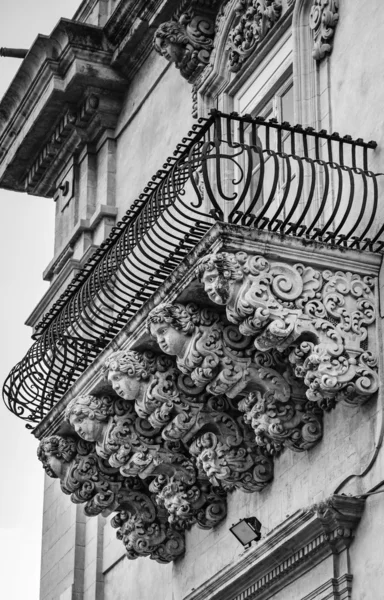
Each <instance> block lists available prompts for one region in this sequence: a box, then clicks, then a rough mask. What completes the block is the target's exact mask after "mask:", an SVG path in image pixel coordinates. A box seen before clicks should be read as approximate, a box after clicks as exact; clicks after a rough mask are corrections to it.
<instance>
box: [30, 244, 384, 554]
mask: <svg viewBox="0 0 384 600" xmlns="http://www.w3.org/2000/svg"><path fill="white" fill-rule="evenodd" d="M195 264H196V263H195ZM193 274H194V275H195V281H196V278H197V279H198V280H200V282H201V283H200V285H202V286H203V288H204V291H203V290H202V291H201V297H199V295H198V299H200V302H201V303H200V304H196V303H193V302H186V303H180V302H166V303H162V304H158V305H157V306H155V308H153V309H152V310H151V311H150V312H149V314H148V318H147V321H146V327H147V333H148V334H149V336H150V337H151V338H152V340H153V341H152V349H151V350H149V349H148V350H142V351H140V352H139V351H135V350H122V351H118V352H113V353H112V354H110V355H109V357H108V358H107V360H106V362H105V365H104V367H103V371H102V376H103V377H104V379H105V380H106V381H107V382H108V383H109V385H110V387H111V388H112V389H113V391H114V394H116V396H115V395H112V394H111V395H109V396H106V395H104V396H103V395H85V396H77V397H74V398H73V400H72V401H71V402H70V403H69V404H68V406H67V408H66V411H65V419H66V420H67V422H68V423H69V425H70V426H71V427H72V428H73V430H74V434H73V437H68V438H65V437H64V438H63V437H60V436H51V437H50V438H46V439H45V440H43V441H42V442H41V445H40V448H39V458H40V460H42V462H43V465H44V467H45V469H46V470H47V473H48V474H49V475H51V476H56V477H59V478H60V480H61V486H62V489H63V491H64V492H65V493H67V494H71V499H72V500H73V501H74V502H84V503H85V512H86V514H88V515H95V514H99V513H101V512H103V513H104V514H106V512H105V511H107V513H110V512H112V511H117V514H116V516H115V517H114V518H113V521H112V524H113V526H114V527H116V528H117V536H118V537H119V539H121V540H122V541H123V543H124V545H125V547H126V549H127V554H128V557H129V558H136V557H138V556H150V557H151V558H153V559H155V560H157V561H160V562H168V561H171V560H174V559H175V558H177V557H178V556H180V555H181V554H182V553H183V552H184V546H185V544H184V532H185V530H187V529H188V528H190V527H191V526H192V525H193V524H195V523H196V524H197V525H198V526H200V527H203V528H210V527H214V526H215V525H216V524H217V523H219V522H220V521H221V520H222V519H223V518H224V517H225V515H226V494H227V493H229V492H231V491H232V490H234V489H240V490H243V491H244V492H248V493H252V492H256V491H259V490H262V489H263V488H264V487H265V486H266V485H268V484H269V483H270V482H271V481H272V479H273V462H274V458H275V457H276V456H278V455H279V454H280V453H281V452H282V451H283V450H284V449H285V448H289V449H290V450H293V451H296V452H302V451H306V450H309V449H310V448H312V447H313V446H314V445H315V444H316V443H318V442H319V440H320V439H321V437H322V433H323V424H322V416H323V411H324V410H327V411H328V410H331V409H332V408H333V407H335V406H336V405H337V403H339V402H343V403H345V404H347V405H353V406H356V405H359V404H362V403H364V402H366V401H367V400H368V399H369V398H371V397H372V395H373V394H374V393H375V392H376V391H377V389H378V374H377V358H376V355H375V329H374V327H375V299H374V280H373V278H372V277H369V276H361V275H359V274H357V273H352V272H350V271H341V270H334V271H331V270H329V269H325V268H323V269H321V268H314V267H312V266H308V265H305V264H303V263H292V262H290V261H288V260H285V261H282V260H280V261H276V260H272V259H268V260H267V259H266V258H265V257H264V256H262V255H260V254H248V253H246V252H244V251H240V252H218V253H215V254H208V255H207V256H204V257H203V258H201V259H200V261H199V262H198V263H197V266H194V267H193V270H192V271H191V276H193ZM204 294H206V295H205V296H204ZM215 305H216V307H217V309H215V308H214V307H215ZM223 309H224V310H225V313H224V312H222V311H223ZM218 311H220V312H218ZM148 339H149V338H148V337H147V340H148ZM155 342H156V343H157V347H158V349H159V352H158V353H156V352H154V351H153V347H154V343H155ZM75 432H76V434H77V435H78V436H79V438H80V440H79V439H78V440H76V439H75ZM316 510H317V512H318V513H319V515H320V517H319V518H320V520H322V521H324V527H329V526H331V525H332V526H333V524H334V523H333V521H332V519H331V517H330V515H332V514H333V513H332V511H331V512H329V510H330V507H329V505H324V506H319V507H317V509H316ZM330 519H331V520H330ZM331 521H332V522H331ZM345 527H347V525H346V526H345ZM344 537H345V536H344ZM335 543H336V542H335Z"/></svg>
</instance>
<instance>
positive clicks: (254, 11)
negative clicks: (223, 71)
mask: <svg viewBox="0 0 384 600" xmlns="http://www.w3.org/2000/svg"><path fill="white" fill-rule="evenodd" d="M234 11H235V13H236V15H237V16H238V17H239V21H238V23H237V24H236V26H235V27H234V28H233V29H232V30H231V31H230V33H229V36H228V49H229V57H228V62H229V70H230V71H234V72H236V71H239V70H240V69H241V67H242V66H243V64H244V62H245V61H246V60H247V59H248V58H249V56H251V54H253V52H254V51H255V50H256V48H257V47H258V45H259V44H260V42H261V41H262V40H263V39H264V38H265V36H266V35H267V34H268V32H269V31H270V30H271V29H272V27H273V26H274V24H275V23H276V22H277V21H278V19H279V18H280V16H281V12H282V2H281V0H239V1H238V3H237V4H236V6H235V8H234Z"/></svg>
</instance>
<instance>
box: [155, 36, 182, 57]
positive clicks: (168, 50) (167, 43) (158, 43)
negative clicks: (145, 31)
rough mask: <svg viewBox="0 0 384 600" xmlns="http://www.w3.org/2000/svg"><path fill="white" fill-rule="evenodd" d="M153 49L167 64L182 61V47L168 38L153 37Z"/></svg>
mask: <svg viewBox="0 0 384 600" xmlns="http://www.w3.org/2000/svg"><path fill="white" fill-rule="evenodd" d="M155 48H156V50H157V52H159V54H161V55H162V56H164V58H166V59H167V60H168V61H169V62H171V63H175V64H178V63H180V62H181V61H182V58H183V54H184V47H183V46H182V45H181V44H178V43H176V42H173V41H171V39H170V38H163V37H158V36H156V37H155Z"/></svg>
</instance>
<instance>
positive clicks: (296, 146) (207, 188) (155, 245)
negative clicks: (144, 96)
mask: <svg viewBox="0 0 384 600" xmlns="http://www.w3.org/2000/svg"><path fill="white" fill-rule="evenodd" d="M375 147H376V144H375V142H372V141H370V142H365V141H363V140H362V139H356V140H355V139H352V138H351V137H350V136H348V135H345V136H340V135H339V134H338V133H333V134H328V133H327V132H326V131H324V130H323V131H319V132H317V131H314V130H313V129H312V128H303V127H302V126H301V125H295V126H291V125H290V124H289V123H281V124H280V123H278V122H276V121H275V120H270V121H265V120H264V119H262V118H260V117H257V118H252V117H251V116H241V117H240V116H239V115H237V114H231V115H226V114H222V113H220V112H217V111H213V112H212V114H211V116H210V117H209V118H208V119H200V120H199V122H198V123H197V124H196V125H195V126H194V128H193V131H190V132H189V133H188V135H187V136H186V137H185V138H183V139H182V141H181V143H180V144H179V145H178V146H177V148H176V150H175V152H174V153H173V155H172V156H170V157H169V158H168V159H167V160H166V161H165V162H164V164H163V165H162V167H161V168H160V169H159V170H158V171H157V172H156V173H155V174H154V176H153V177H152V179H151V180H150V181H149V182H148V184H147V186H146V187H145V188H144V190H143V193H142V194H141V195H140V196H139V198H137V199H136V200H135V201H134V202H133V203H132V205H131V207H130V209H129V210H128V211H127V213H126V215H125V216H124V217H123V219H122V220H121V222H120V223H118V224H117V225H116V226H115V227H114V228H113V230H112V232H111V234H110V236H109V237H108V239H107V240H106V241H105V242H104V243H103V244H101V246H100V247H99V249H98V250H97V251H96V252H95V254H94V255H93V256H92V258H91V259H90V260H89V261H88V263H87V264H86V266H85V267H84V268H83V269H82V271H80V272H79V273H78V275H77V276H76V277H75V278H74V280H73V281H72V282H71V284H70V285H69V286H68V287H67V289H66V291H65V292H64V293H63V294H62V296H61V297H60V298H59V299H58V300H57V302H56V303H55V304H54V306H53V307H52V308H51V310H50V311H49V312H48V313H47V314H46V315H45V316H44V318H43V319H42V320H41V322H40V323H39V324H38V325H37V326H36V334H35V343H34V344H33V346H32V347H31V349H30V350H29V352H28V353H27V354H26V356H25V357H24V358H23V359H22V360H21V361H20V362H19V363H18V364H17V365H16V366H15V367H14V368H13V369H12V371H11V372H10V374H9V376H8V378H7V380H6V382H5V384H4V389H3V394H4V400H5V403H6V405H7V407H8V408H9V409H10V410H11V411H12V412H14V413H15V414H16V415H17V416H19V417H20V418H22V419H25V420H26V421H27V422H28V424H27V427H29V428H33V427H34V426H35V425H36V424H37V423H39V422H40V421H41V419H43V418H44V417H45V416H46V415H47V414H48V413H49V411H50V410H51V409H52V408H53V407H54V406H55V404H56V403H57V401H58V400H59V399H60V398H61V397H62V396H63V394H64V393H65V392H66V391H67V390H68V389H69V388H70V387H71V386H72V384H73V383H74V381H75V380H76V379H77V378H78V377H79V376H80V375H81V374H82V373H83V372H84V371H85V369H86V368H87V367H88V366H89V365H91V364H92V362H93V361H94V360H95V358H96V357H97V355H98V354H99V353H100V352H101V351H102V350H103V349H104V348H106V346H107V345H108V344H109V343H110V342H111V341H112V340H113V339H114V338H115V336H116V335H117V334H118V332H119V331H120V330H121V329H122V327H123V326H124V325H125V324H126V323H127V321H129V320H130V319H131V318H132V317H133V316H134V315H135V314H136V313H137V311H138V310H139V309H140V308H141V307H142V306H143V305H144V303H145V302H146V301H147V300H148V299H149V298H150V297H151V296H152V295H153V294H154V293H155V292H156V290H157V289H158V288H159V286H161V284H162V283H163V282H164V281H165V280H166V279H167V278H168V276H169V275H170V274H171V273H172V271H173V270H174V269H175V268H176V267H177V266H178V265H179V264H180V263H181V262H182V261H183V259H185V258H186V257H187V255H188V254H189V253H190V252H191V251H192V250H193V249H194V247H195V246H196V244H198V243H199V242H200V240H201V239H202V238H203V236H204V235H205V234H206V233H207V232H208V231H209V230H210V228H211V227H212V226H213V225H214V224H215V222H224V223H228V224H232V225H234V226H236V225H240V226H243V227H246V228H252V229H253V230H258V231H264V232H265V233H264V234H260V235H263V236H265V235H266V234H267V235H268V234H269V233H270V234H274V235H278V236H280V238H281V239H283V240H284V239H290V238H291V239H296V240H297V242H298V243H299V244H301V245H302V246H306V245H308V244H313V243H319V244H320V245H322V246H323V247H328V248H334V247H339V248H343V249H354V250H357V251H359V252H367V253H380V252H382V250H383V248H384V224H382V223H381V221H380V220H378V216H379V201H378V198H379V189H380V185H382V179H380V175H381V174H375V173H373V172H372V171H370V169H369V154H370V152H372V151H373V150H374V149H375Z"/></svg>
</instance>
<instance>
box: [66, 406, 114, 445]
mask: <svg viewBox="0 0 384 600" xmlns="http://www.w3.org/2000/svg"><path fill="white" fill-rule="evenodd" d="M69 423H70V425H72V427H73V429H74V430H75V431H76V433H77V434H78V435H79V436H80V437H81V438H82V439H83V440H85V441H86V442H97V441H99V440H100V439H101V438H102V437H103V430H104V427H105V423H102V422H100V421H98V420H97V419H91V418H90V417H89V416H87V415H86V414H84V413H83V414H81V415H74V414H73V415H71V416H70V418H69Z"/></svg>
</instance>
